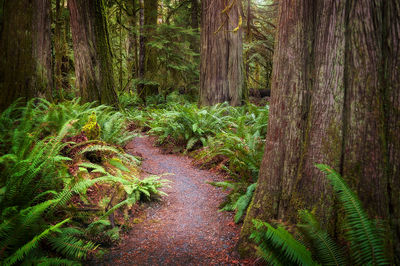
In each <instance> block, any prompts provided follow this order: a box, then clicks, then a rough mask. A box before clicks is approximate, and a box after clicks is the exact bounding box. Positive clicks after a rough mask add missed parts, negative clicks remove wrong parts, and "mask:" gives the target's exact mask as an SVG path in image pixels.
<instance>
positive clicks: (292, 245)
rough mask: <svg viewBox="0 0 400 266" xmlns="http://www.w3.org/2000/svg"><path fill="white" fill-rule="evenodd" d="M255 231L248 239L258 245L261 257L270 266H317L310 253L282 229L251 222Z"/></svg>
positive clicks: (267, 224) (257, 221)
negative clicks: (270, 265)
mask: <svg viewBox="0 0 400 266" xmlns="http://www.w3.org/2000/svg"><path fill="white" fill-rule="evenodd" d="M253 224H254V226H255V229H256V230H255V231H254V232H253V233H252V234H251V236H250V238H251V239H254V241H255V242H256V243H258V244H260V248H261V250H262V256H263V258H264V259H265V260H266V262H268V263H271V264H272V265H317V263H316V262H315V261H314V260H313V259H312V257H311V253H310V251H308V250H307V249H306V248H305V247H304V246H303V245H302V244H300V243H299V242H298V241H297V240H296V239H294V238H293V236H292V235H291V234H290V233H288V232H287V231H286V230H285V229H284V228H283V227H281V226H278V227H277V228H274V227H272V226H271V225H270V224H269V223H266V222H262V221H260V220H253Z"/></svg>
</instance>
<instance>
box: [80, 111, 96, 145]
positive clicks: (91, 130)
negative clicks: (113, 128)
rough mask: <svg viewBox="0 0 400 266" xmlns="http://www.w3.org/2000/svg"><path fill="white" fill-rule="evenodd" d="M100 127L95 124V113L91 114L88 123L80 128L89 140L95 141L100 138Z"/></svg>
mask: <svg viewBox="0 0 400 266" xmlns="http://www.w3.org/2000/svg"><path fill="white" fill-rule="evenodd" d="M100 130H101V129H100V126H99V124H97V116H96V113H95V112H93V113H92V114H91V115H90V116H89V120H88V122H87V123H86V124H85V125H84V126H83V127H82V131H83V132H84V133H85V136H86V137H87V138H88V139H89V140H95V139H99V138H100Z"/></svg>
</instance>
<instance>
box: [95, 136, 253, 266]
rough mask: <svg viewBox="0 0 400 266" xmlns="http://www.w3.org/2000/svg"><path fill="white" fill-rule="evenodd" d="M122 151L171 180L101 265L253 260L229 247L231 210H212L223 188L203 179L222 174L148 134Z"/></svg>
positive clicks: (233, 230)
mask: <svg viewBox="0 0 400 266" xmlns="http://www.w3.org/2000/svg"><path fill="white" fill-rule="evenodd" d="M127 151H128V152H129V153H132V154H134V155H138V156H140V157H142V158H143V163H142V169H143V175H144V176H146V175H160V174H163V173H170V174H171V175H168V176H164V177H163V178H165V179H169V180H170V181H172V182H171V183H170V187H167V188H163V189H162V190H163V191H164V192H166V193H167V194H168V196H163V197H162V199H161V200H160V201H156V202H152V203H149V204H148V205H147V206H146V208H145V209H144V210H143V211H142V213H141V215H140V217H139V218H136V224H135V225H134V226H133V228H132V229H131V230H130V231H129V232H128V233H126V234H125V235H124V236H122V237H121V242H120V245H119V246H117V247H115V248H113V249H112V250H111V252H110V254H109V255H107V257H106V258H105V260H104V261H103V262H102V264H103V265H254V262H253V261H249V260H240V259H239V256H238V254H237V252H236V251H235V246H236V244H237V241H238V238H239V231H240V226H239V225H236V224H235V223H234V222H233V214H232V213H228V212H218V205H219V204H220V203H221V202H222V201H223V199H224V196H225V195H226V193H225V192H222V191H221V189H220V188H215V187H213V186H211V185H209V184H207V183H206V182H207V181H222V180H223V177H221V176H219V175H217V174H214V173H212V172H210V171H206V170H200V169H198V168H196V167H195V166H193V163H192V159H190V158H189V157H187V156H183V155H177V154H164V153H163V152H162V151H161V150H160V149H159V148H157V147H154V139H153V138H152V137H148V136H144V137H137V138H135V139H134V140H133V141H132V142H131V143H129V144H128V145H127Z"/></svg>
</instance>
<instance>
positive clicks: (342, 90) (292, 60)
mask: <svg viewBox="0 0 400 266" xmlns="http://www.w3.org/2000/svg"><path fill="white" fill-rule="evenodd" d="M399 14H400V6H399V4H398V3H397V2H396V1H394V0H393V1H369V2H368V3H365V2H362V1H350V0H348V1H346V0H341V1H337V0H327V1H318V0H302V1H296V2H290V1H282V2H280V8H279V31H278V35H277V42H278V43H277V45H276V50H275V54H274V69H273V77H272V97H271V105H270V118H269V127H268V135H267V140H266V147H265V154H264V158H263V161H262V164H261V169H260V176H259V180H258V186H257V189H256V191H255V195H254V198H253V201H252V203H251V205H250V207H249V210H248V213H247V216H246V219H245V222H244V225H243V228H242V233H241V240H240V251H241V253H242V254H245V253H246V252H248V251H251V245H249V244H250V243H249V241H248V236H249V234H250V231H251V228H252V219H254V218H258V219H262V220H271V219H282V220H286V221H289V222H292V223H294V222H296V219H297V211H298V210H299V209H315V210H316V214H317V216H319V218H320V220H321V221H322V223H323V224H325V226H327V227H328V229H329V230H330V231H331V232H336V233H339V234H340V231H337V230H338V229H339V228H338V223H340V220H341V219H338V217H339V218H340V214H338V213H336V212H335V211H336V210H337V208H335V200H334V197H333V194H332V192H331V188H330V185H329V184H328V183H327V180H326V178H325V177H324V176H323V175H322V174H321V173H320V172H319V171H318V170H317V169H316V168H315V166H314V164H315V163H325V164H328V165H331V166H332V167H334V168H335V169H336V170H338V171H339V172H340V173H341V174H342V175H343V176H344V177H345V179H346V181H347V182H348V183H349V184H350V185H351V187H352V188H353V189H355V191H357V193H358V195H359V197H360V198H361V200H362V202H363V204H364V207H365V208H366V209H367V211H368V213H369V214H370V216H371V217H381V218H383V219H385V220H386V221H388V227H390V228H391V234H393V236H392V237H393V238H392V239H393V243H389V246H391V247H392V248H393V249H391V251H390V252H391V253H392V254H393V255H394V254H397V256H399V254H400V250H399V247H400V246H399V239H400V227H399V217H400V216H399V212H400V211H399V206H400V204H399V203H400V194H399V188H400V180H399V176H400V138H398V136H396V132H399V131H400V123H399V122H398V121H400V80H399V77H400V75H399V74H400V71H399V64H400V58H399V52H400V51H399V50H400V48H399V47H400V43H399V40H400V19H399ZM388 235H390V233H389V234H388ZM398 260H399V258H397V261H398Z"/></svg>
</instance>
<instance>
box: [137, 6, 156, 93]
mask: <svg viewBox="0 0 400 266" xmlns="http://www.w3.org/2000/svg"><path fill="white" fill-rule="evenodd" d="M143 4H144V8H143V9H142V10H143V12H144V25H143V26H142V29H141V37H140V38H141V40H140V45H141V51H143V54H142V55H141V56H142V57H143V62H142V68H143V70H142V71H144V74H143V78H144V81H145V82H148V81H152V80H153V79H154V77H155V76H156V75H157V51H156V50H155V49H153V48H151V47H149V46H148V45H147V43H148V42H151V41H152V38H151V36H152V35H153V34H154V32H155V27H156V26H157V15H158V0H146V1H144V3H143ZM141 19H142V18H141ZM139 60H140V59H139ZM138 88H139V95H140V97H141V98H142V99H143V100H145V99H146V97H147V96H150V95H155V94H157V93H158V86H155V85H149V84H144V85H141V86H139V87H138Z"/></svg>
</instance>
